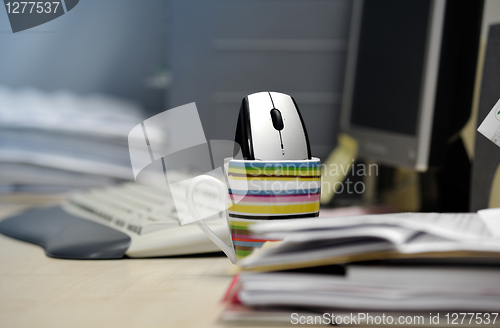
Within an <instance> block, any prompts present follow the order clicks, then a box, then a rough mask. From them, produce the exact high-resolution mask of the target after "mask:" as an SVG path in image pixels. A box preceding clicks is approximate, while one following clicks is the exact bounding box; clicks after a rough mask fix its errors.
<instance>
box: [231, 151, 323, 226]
mask: <svg viewBox="0 0 500 328" xmlns="http://www.w3.org/2000/svg"><path fill="white" fill-rule="evenodd" d="M319 165H320V162H319V160H309V161H296V162H294V161H290V162H262V161H237V160H233V161H230V162H229V166H228V180H229V185H230V187H231V188H230V189H229V198H230V199H229V200H230V207H229V217H233V218H234V217H240V218H241V217H244V218H249V219H261V217H262V216H263V215H265V217H266V219H267V218H268V217H275V218H276V219H278V218H279V219H289V218H296V217H314V216H317V215H318V212H319V201H320V188H321V173H320V166H319Z"/></svg>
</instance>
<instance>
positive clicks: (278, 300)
mask: <svg viewBox="0 0 500 328" xmlns="http://www.w3.org/2000/svg"><path fill="white" fill-rule="evenodd" d="M495 213H496V214H495ZM495 215H496V217H497V220H499V221H500V213H499V211H498V210H496V211H493V212H492V211H491V210H490V211H487V212H483V213H482V216H483V217H484V218H486V219H487V220H486V222H487V223H486V224H485V221H484V220H483V219H482V217H481V215H480V214H476V213H462V214H437V213H404V214H381V215H364V216H356V217H344V218H318V219H308V220H294V221H293V222H290V221H288V222H284V221H274V222H266V223H262V224H256V225H254V226H253V227H252V229H253V230H254V231H255V232H257V233H258V234H259V235H260V236H262V237H263V238H264V237H265V238H269V239H282V241H281V242H275V243H269V244H266V245H264V247H263V248H262V249H261V250H259V251H256V252H255V253H253V254H252V255H250V256H248V257H247V258H245V259H243V260H242V261H241V264H240V267H241V269H242V272H241V274H239V276H238V278H237V281H235V283H234V284H233V285H232V286H231V288H230V290H229V291H228V295H230V297H227V300H228V303H229V306H228V309H227V311H225V312H224V315H223V319H224V320H225V321H228V322H238V320H240V321H247V322H256V321H258V320H261V319H262V318H263V317H262V316H260V314H261V313H263V312H262V311H261V309H266V312H265V317H266V316H267V317H269V316H271V314H270V313H276V315H277V316H276V317H275V318H278V317H279V318H285V317H286V313H287V311H288V313H289V316H288V320H289V321H288V322H290V323H292V321H290V320H292V319H293V317H291V316H290V315H291V314H293V313H294V312H297V311H296V310H294V309H301V310H302V311H306V312H309V313H313V316H314V314H318V313H319V314H320V315H321V314H322V313H325V312H330V313H336V314H339V315H340V314H342V313H344V314H345V313H347V314H349V313H351V314H352V313H358V312H363V311H364V312H365V313H366V312H368V313H371V314H373V315H374V314H375V313H383V312H385V313H392V314H394V313H399V314H401V313H408V312H412V313H414V314H415V313H426V315H425V320H426V321H425V324H427V325H430V324H432V325H446V324H450V322H449V321H450V320H448V323H447V322H446V318H443V315H445V314H446V313H445V312H448V313H452V312H453V311H454V312H460V311H461V312H464V311H468V312H475V313H476V312H481V313H483V312H489V313H490V319H492V317H491V315H493V316H494V313H496V315H498V312H500V311H498V309H500V238H499V237H498V234H497V232H496V231H493V230H494V229H493V228H492V227H494V225H493V224H491V223H492V222H491V221H493V220H494V219H493V218H492V217H494V216H495ZM273 310H274V312H273ZM431 312H435V313H436V314H437V313H439V312H441V319H440V320H441V321H440V322H439V323H438V324H437V323H436V322H434V323H432V322H430V321H429V320H431V316H429V313H431ZM259 318H260V319H259ZM476 319H477V318H475V319H474V320H476ZM467 320H468V319H467ZM478 320H479V319H478ZM498 321H499V322H498V323H497V324H500V319H499V320H498ZM323 323H324V322H323ZM365 323H366V322H365ZM474 323H477V322H474ZM491 323H493V322H492V321H491ZM421 324H424V323H421Z"/></svg>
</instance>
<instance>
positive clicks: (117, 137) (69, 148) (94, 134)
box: [0, 87, 144, 193]
mask: <svg viewBox="0 0 500 328" xmlns="http://www.w3.org/2000/svg"><path fill="white" fill-rule="evenodd" d="M143 119H144V118H143V114H142V109H141V108H140V107H138V106H137V105H135V104H133V103H130V102H127V101H123V100H119V99H115V98H111V97H107V96H101V95H94V96H78V95H76V94H74V93H70V92H56V93H46V92H41V91H38V90H34V89H22V90H12V89H8V88H4V87H0V172H1V173H0V193H1V192H3V193H5V192H16V191H23V192H48V193H53V192H62V191H65V190H68V189H72V188H78V187H80V188H87V187H92V186H100V185H104V184H109V183H113V182H117V181H123V180H131V179H133V175H132V171H131V167H130V157H129V152H128V143H127V136H128V133H129V132H130V130H131V129H132V128H133V127H134V126H136V125H137V124H139V123H141V122H142V120H143Z"/></svg>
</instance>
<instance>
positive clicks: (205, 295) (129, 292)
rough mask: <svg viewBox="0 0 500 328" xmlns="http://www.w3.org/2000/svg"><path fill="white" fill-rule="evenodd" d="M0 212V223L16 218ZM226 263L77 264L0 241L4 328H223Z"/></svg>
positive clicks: (227, 278) (212, 260) (209, 259)
mask: <svg viewBox="0 0 500 328" xmlns="http://www.w3.org/2000/svg"><path fill="white" fill-rule="evenodd" d="M16 210H17V209H16V208H15V207H12V206H10V207H6V206H2V207H0V218H2V217H5V216H6V215H8V214H9V213H11V212H13V211H16ZM231 266H232V264H231V263H230V262H229V260H228V259H227V258H225V257H222V256H221V257H200V258H159V259H125V260H107V261H106V260H101V261H88V260H85V261H78V260H58V259H53V258H49V257H47V256H46V255H45V253H44V250H43V248H41V247H38V246H35V245H32V244H29V243H24V242H20V241H17V240H14V239H11V238H8V237H5V236H3V235H0V327H30V328H31V327H197V328H198V327H216V326H219V325H220V324H219V323H218V322H217V320H218V317H219V315H220V313H221V311H222V305H221V304H220V299H221V298H222V296H223V294H224V292H225V290H226V288H227V287H228V286H229V283H230V282H231V279H232V275H231V274H229V273H228V271H229V269H230V268H231Z"/></svg>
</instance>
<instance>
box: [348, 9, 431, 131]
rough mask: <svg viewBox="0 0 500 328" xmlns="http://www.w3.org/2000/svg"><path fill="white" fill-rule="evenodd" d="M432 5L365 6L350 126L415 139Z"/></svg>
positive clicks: (360, 32) (360, 31)
mask: <svg viewBox="0 0 500 328" xmlns="http://www.w3.org/2000/svg"><path fill="white" fill-rule="evenodd" d="M431 6H432V2H431V1H430V0H406V1H401V0H377V1H365V2H364V6H363V10H362V14H361V15H362V20H361V26H360V30H359V40H358V44H359V46H358V54H357V62H356V69H355V79H354V86H353V93H352V106H351V110H350V114H351V118H350V122H351V124H352V125H353V126H358V127H363V128H367V129H374V130H383V131H388V132H394V133H399V134H404V135H411V136H415V135H416V134H417V128H418V119H419V117H418V115H419V111H420V108H421V104H420V101H421V98H422V94H421V92H422V87H423V83H424V73H423V72H424V66H425V59H426V58H425V54H426V51H427V49H426V47H427V45H428V41H427V38H428V33H429V27H428V26H429V20H430V12H431Z"/></svg>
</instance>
